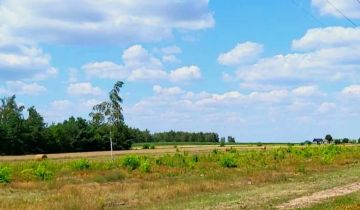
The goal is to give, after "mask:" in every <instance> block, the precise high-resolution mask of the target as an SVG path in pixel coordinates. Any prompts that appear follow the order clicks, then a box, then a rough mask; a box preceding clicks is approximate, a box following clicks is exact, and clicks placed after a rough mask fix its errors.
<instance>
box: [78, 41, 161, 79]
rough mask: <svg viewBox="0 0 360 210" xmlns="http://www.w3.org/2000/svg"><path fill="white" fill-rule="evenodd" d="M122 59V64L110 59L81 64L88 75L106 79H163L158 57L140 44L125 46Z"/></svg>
mask: <svg viewBox="0 0 360 210" xmlns="http://www.w3.org/2000/svg"><path fill="white" fill-rule="evenodd" d="M122 59H123V62H124V64H116V63H113V62H110V61H103V62H92V63H88V64H85V65H83V67H82V69H83V70H84V71H85V73H86V74H87V75H88V76H95V77H99V78H106V79H120V80H122V79H128V80H132V81H133V80H144V79H149V80H153V79H163V78H165V77H166V72H165V71H163V70H162V63H161V61H160V60H159V59H157V58H156V57H154V56H153V55H152V54H150V53H149V52H148V51H147V50H146V49H145V48H143V47H142V46H141V45H133V46H131V47H129V48H127V49H126V50H125V51H124V52H123V54H122Z"/></svg>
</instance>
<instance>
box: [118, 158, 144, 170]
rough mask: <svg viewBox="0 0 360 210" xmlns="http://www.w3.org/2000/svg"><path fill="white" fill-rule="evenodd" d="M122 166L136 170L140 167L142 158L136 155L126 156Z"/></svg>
mask: <svg viewBox="0 0 360 210" xmlns="http://www.w3.org/2000/svg"><path fill="white" fill-rule="evenodd" d="M122 166H123V167H125V168H127V169H129V170H135V169H137V168H139V166H140V158H139V157H138V156H135V155H129V156H126V157H125V158H124V159H123V161H122Z"/></svg>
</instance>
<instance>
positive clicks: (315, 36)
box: [292, 4, 360, 50]
mask: <svg viewBox="0 0 360 210" xmlns="http://www.w3.org/2000/svg"><path fill="white" fill-rule="evenodd" d="M359 5H360V4H359ZM359 11H360V8H359ZM349 45H350V46H351V45H360V27H357V28H344V27H341V26H337V27H326V28H313V29H309V30H308V31H307V32H306V34H305V35H304V36H303V37H301V38H300V39H297V40H294V41H293V42H292V47H293V49H296V50H314V49H319V48H332V47H341V46H349Z"/></svg>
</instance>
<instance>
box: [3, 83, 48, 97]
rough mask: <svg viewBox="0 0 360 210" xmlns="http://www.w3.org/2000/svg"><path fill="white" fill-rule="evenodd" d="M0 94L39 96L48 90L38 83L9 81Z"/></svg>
mask: <svg viewBox="0 0 360 210" xmlns="http://www.w3.org/2000/svg"><path fill="white" fill-rule="evenodd" d="M5 84H6V86H5V87H2V88H0V92H1V93H2V94H5V95H13V94H18V95H39V94H40V93H43V92H45V91H46V88H45V87H44V86H42V85H39V84H37V83H25V82H22V81H7V82H6V83H5Z"/></svg>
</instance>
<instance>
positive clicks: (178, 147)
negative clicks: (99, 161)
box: [0, 143, 286, 161]
mask: <svg viewBox="0 0 360 210" xmlns="http://www.w3.org/2000/svg"><path fill="white" fill-rule="evenodd" d="M230 147H231V148H236V149H240V150H249V149H250V150H260V149H262V148H263V147H262V146H257V145H255V144H237V145H228V146H226V147H219V144H218V143H217V144H216V145H215V144H203V145H197V144H181V143H180V144H170V145H166V144H165V145H163V144H160V145H156V148H155V149H148V150H144V149H142V144H138V145H136V144H135V146H133V148H132V149H131V150H120V151H114V152H113V155H114V156H121V155H128V154H166V153H176V152H177V151H182V152H191V153H207V152H210V151H212V150H214V149H218V150H226V148H230ZM271 147H272V148H274V147H286V144H272V145H271ZM47 156H48V158H49V159H69V158H107V157H109V156H110V152H109V151H95V152H73V153H58V154H48V155H47ZM33 159H34V155H18V156H0V161H10V160H33Z"/></svg>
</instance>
